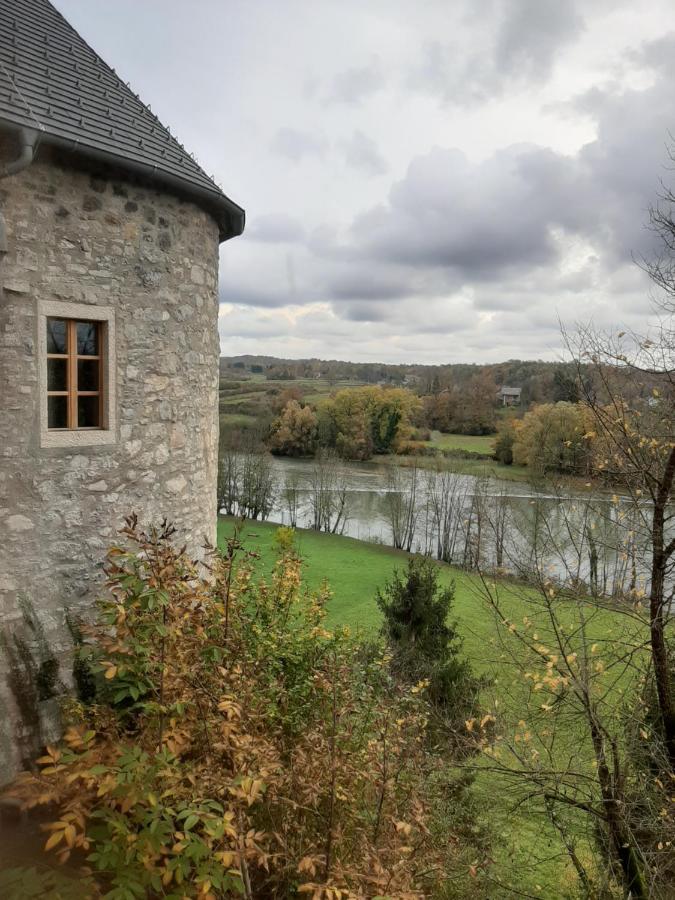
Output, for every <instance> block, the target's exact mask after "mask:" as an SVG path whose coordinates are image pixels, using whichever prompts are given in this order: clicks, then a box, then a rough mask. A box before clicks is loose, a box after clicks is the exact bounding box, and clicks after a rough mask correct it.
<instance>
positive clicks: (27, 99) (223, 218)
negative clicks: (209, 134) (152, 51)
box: [0, 0, 244, 240]
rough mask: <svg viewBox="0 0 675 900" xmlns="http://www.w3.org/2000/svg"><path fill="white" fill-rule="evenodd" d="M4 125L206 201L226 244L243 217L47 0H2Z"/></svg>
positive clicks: (0, 111)
mask: <svg viewBox="0 0 675 900" xmlns="http://www.w3.org/2000/svg"><path fill="white" fill-rule="evenodd" d="M0 121H4V122H5V123H6V124H10V125H13V126H23V127H28V128H33V129H36V130H37V131H38V132H39V134H40V141H42V142H46V143H51V144H56V145H58V146H61V147H65V148H67V149H71V150H74V151H75V152H78V153H82V154H84V155H88V156H93V157H96V158H98V159H103V160H108V161H110V162H114V163H116V164H117V165H119V166H121V167H126V168H129V169H131V170H133V171H137V172H139V173H141V174H145V175H146V176H148V177H150V178H152V179H154V180H157V181H160V182H162V183H164V184H165V185H167V186H169V187H171V186H173V187H174V188H175V189H178V190H179V191H182V192H183V193H185V194H186V195H188V196H189V197H191V198H192V199H194V200H195V201H196V202H199V201H201V203H202V204H203V205H205V206H206V207H207V208H209V210H210V211H211V212H212V213H213V214H214V216H215V217H216V219H217V221H218V223H219V225H220V231H221V239H223V240H226V239H227V238H228V237H233V236H235V235H236V234H241V232H242V231H243V227H244V211H243V209H241V207H239V206H238V205H237V204H236V203H234V202H233V201H232V200H230V199H229V198H228V197H227V196H226V195H225V194H224V193H223V192H222V190H221V189H220V188H219V187H218V185H216V184H215V183H214V181H213V180H212V179H211V178H209V176H208V175H207V174H206V173H205V172H204V171H203V169H201V168H200V166H199V165H198V164H197V163H196V162H195V160H194V159H193V158H192V156H190V154H189V153H188V152H187V150H185V148H184V147H183V146H182V145H181V144H180V143H179V142H178V141H177V140H176V138H175V137H174V136H173V135H172V134H171V133H170V132H169V131H168V129H167V128H165V127H164V126H163V125H162V123H161V122H160V121H159V120H158V119H157V117H156V116H155V115H153V113H152V112H151V111H150V109H149V108H148V107H147V106H145V104H144V103H143V102H142V101H141V100H140V99H139V98H138V97H137V96H136V95H135V94H134V92H133V91H132V90H131V88H130V87H129V86H128V85H126V84H125V83H124V82H123V81H122V80H121V78H120V77H119V76H118V75H117V74H116V73H115V71H114V70H113V69H111V68H110V67H109V66H108V65H107V64H106V63H105V62H104V61H103V60H102V59H101V57H100V56H98V54H97V53H95V52H94V50H92V49H91V47H89V45H88V44H87V43H86V42H85V41H84V40H83V39H82V38H81V37H80V35H79V34H78V33H77V32H76V31H75V29H74V28H73V27H72V26H71V25H70V24H69V23H68V22H67V21H66V20H65V19H64V18H63V16H62V15H61V14H60V13H59V12H58V10H56V9H55V8H54V7H53V6H52V5H51V3H49V2H48V0H0Z"/></svg>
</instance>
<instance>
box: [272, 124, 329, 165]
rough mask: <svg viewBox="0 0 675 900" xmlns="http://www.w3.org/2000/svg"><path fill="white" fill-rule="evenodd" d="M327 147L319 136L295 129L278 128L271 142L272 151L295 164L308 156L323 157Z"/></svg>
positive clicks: (323, 139)
mask: <svg viewBox="0 0 675 900" xmlns="http://www.w3.org/2000/svg"><path fill="white" fill-rule="evenodd" d="M327 146H328V145H327V142H326V140H325V138H323V137H322V136H321V135H317V134H313V133H312V132H309V131H299V130H298V129H296V128H280V129H279V131H277V133H276V135H275V136H274V139H273V140H272V149H273V150H276V152H277V153H281V155H282V156H287V157H288V159H290V160H292V161H293V162H296V163H297V162H300V161H301V160H302V159H304V158H305V157H308V156H310V157H311V156H319V157H320V156H323V155H324V153H325V152H326V149H327Z"/></svg>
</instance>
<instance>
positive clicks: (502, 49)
mask: <svg viewBox="0 0 675 900" xmlns="http://www.w3.org/2000/svg"><path fill="white" fill-rule="evenodd" d="M507 9H508V12H507V14H506V16H505V18H504V20H503V22H502V25H501V28H500V29H499V32H498V34H497V40H496V44H495V55H494V60H495V71H496V72H497V73H499V74H501V75H504V74H506V75H510V76H512V77H513V76H515V77H517V78H519V79H526V80H528V81H530V80H541V79H545V78H548V77H549V75H550V74H551V69H552V67H553V63H554V61H555V58H556V56H557V54H558V53H559V52H560V50H561V49H562V48H563V47H565V46H566V45H568V44H570V43H571V42H572V41H573V40H574V39H575V38H576V37H578V35H579V34H580V33H581V31H582V28H583V21H582V19H581V17H580V16H579V15H578V14H577V12H576V10H575V4H574V3H573V2H572V0H569V2H566V3H561V2H560V0H511V2H510V3H508V5H507Z"/></svg>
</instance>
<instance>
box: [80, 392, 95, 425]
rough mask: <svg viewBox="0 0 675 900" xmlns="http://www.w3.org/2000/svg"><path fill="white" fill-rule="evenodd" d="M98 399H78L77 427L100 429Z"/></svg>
mask: <svg viewBox="0 0 675 900" xmlns="http://www.w3.org/2000/svg"><path fill="white" fill-rule="evenodd" d="M98 407H99V403H98V397H78V398H77V427H78V428H98V425H99V419H98Z"/></svg>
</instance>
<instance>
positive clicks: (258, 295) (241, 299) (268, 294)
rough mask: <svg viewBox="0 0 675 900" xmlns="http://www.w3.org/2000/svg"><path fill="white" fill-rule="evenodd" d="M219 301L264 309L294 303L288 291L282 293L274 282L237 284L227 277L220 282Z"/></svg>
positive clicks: (280, 288)
mask: <svg viewBox="0 0 675 900" xmlns="http://www.w3.org/2000/svg"><path fill="white" fill-rule="evenodd" d="M219 301H220V303H233V304H235V305H240V306H256V307H262V308H264V309H274V308H279V307H282V306H286V305H287V304H289V303H293V302H295V301H294V299H293V298H292V297H291V296H290V293H289V292H288V290H286V291H284V290H283V288H282V287H280V286H279V285H278V284H277V283H276V282H273V283H270V282H269V280H268V281H263V280H261V283H260V284H249V283H243V282H237V280H236V279H233V278H232V277H231V276H229V275H228V276H227V277H226V278H225V279H224V280H221V282H220V285H219Z"/></svg>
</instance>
